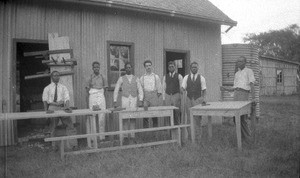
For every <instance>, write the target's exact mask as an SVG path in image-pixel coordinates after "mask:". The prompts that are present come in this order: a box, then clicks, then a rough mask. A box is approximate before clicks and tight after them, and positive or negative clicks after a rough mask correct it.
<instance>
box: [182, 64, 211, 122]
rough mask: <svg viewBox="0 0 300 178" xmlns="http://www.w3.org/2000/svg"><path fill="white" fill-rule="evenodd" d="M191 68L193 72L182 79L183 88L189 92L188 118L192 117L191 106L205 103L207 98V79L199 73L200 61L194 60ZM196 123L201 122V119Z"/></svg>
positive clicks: (187, 102) (187, 103)
mask: <svg viewBox="0 0 300 178" xmlns="http://www.w3.org/2000/svg"><path fill="white" fill-rule="evenodd" d="M190 70H191V73H190V74H188V75H186V76H185V77H184V78H183V80H182V90H183V91H186V92H187V98H186V107H187V108H188V109H187V116H188V118H190V112H189V108H191V107H193V106H195V105H198V104H205V100H206V99H205V97H206V81H205V78H204V77H203V76H202V75H200V74H198V63H197V62H192V63H191V64H190ZM200 119H201V118H200ZM196 123H199V119H198V120H197V121H196ZM198 125H199V124H198ZM200 127H201V126H200Z"/></svg>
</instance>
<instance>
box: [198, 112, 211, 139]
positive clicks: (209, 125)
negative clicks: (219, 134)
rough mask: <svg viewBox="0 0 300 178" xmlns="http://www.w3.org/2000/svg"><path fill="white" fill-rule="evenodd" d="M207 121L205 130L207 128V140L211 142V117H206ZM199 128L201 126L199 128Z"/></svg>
mask: <svg viewBox="0 0 300 178" xmlns="http://www.w3.org/2000/svg"><path fill="white" fill-rule="evenodd" d="M207 120H208V125H207V128H208V139H209V140H211V138H212V123H211V116H208V117H207ZM200 127H201V126H200Z"/></svg>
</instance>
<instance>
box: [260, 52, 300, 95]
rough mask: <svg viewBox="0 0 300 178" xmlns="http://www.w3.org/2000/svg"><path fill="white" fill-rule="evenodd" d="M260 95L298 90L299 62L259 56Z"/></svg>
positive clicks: (290, 92) (292, 92)
mask: <svg viewBox="0 0 300 178" xmlns="http://www.w3.org/2000/svg"><path fill="white" fill-rule="evenodd" d="M259 58H260V65H261V86H260V87H261V95H292V94H296V93H297V92H298V91H297V90H298V87H299V83H298V79H297V75H299V74H298V71H299V66H300V63H297V62H293V61H287V60H283V59H278V58H274V57H267V56H260V57H259Z"/></svg>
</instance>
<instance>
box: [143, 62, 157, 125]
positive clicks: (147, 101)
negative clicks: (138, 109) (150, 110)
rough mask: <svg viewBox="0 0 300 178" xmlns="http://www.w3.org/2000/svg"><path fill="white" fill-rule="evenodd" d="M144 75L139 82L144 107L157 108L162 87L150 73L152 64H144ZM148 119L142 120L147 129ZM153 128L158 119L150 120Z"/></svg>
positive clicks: (155, 76)
mask: <svg viewBox="0 0 300 178" xmlns="http://www.w3.org/2000/svg"><path fill="white" fill-rule="evenodd" d="M144 67H145V69H146V73H145V74H144V75H143V76H142V77H141V79H140V81H141V84H142V87H143V91H144V106H145V107H148V106H158V105H159V97H160V95H161V94H162V86H161V82H160V78H159V76H158V75H156V74H154V73H153V72H152V62H151V61H150V60H146V61H145V62H144ZM148 123H149V121H148V119H146V118H145V119H144V123H143V124H144V128H145V127H148ZM152 123H153V127H157V126H158V119H157V118H152Z"/></svg>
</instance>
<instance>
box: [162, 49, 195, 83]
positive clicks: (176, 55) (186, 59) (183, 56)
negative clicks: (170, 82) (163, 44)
mask: <svg viewBox="0 0 300 178" xmlns="http://www.w3.org/2000/svg"><path fill="white" fill-rule="evenodd" d="M170 61H174V62H175V64H176V68H177V69H176V71H177V72H178V73H179V74H181V75H182V77H184V76H185V75H186V74H188V72H189V63H190V52H189V51H185V50H172V49H165V50H164V70H163V72H164V75H165V74H166V73H167V71H168V62H170Z"/></svg>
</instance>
